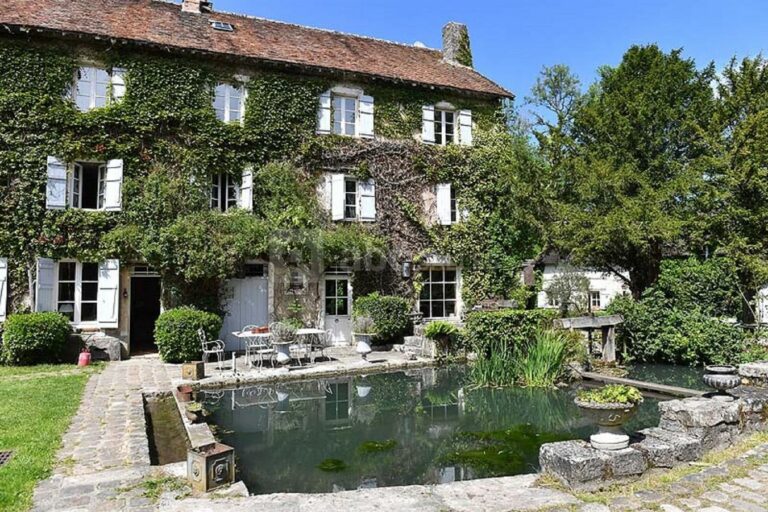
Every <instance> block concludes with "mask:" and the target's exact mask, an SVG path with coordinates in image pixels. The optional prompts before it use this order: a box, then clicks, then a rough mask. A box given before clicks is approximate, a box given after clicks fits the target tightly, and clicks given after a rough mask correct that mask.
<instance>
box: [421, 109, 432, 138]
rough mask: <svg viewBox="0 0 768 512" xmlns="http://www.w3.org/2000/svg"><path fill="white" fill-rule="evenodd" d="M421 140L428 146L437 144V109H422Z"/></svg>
mask: <svg viewBox="0 0 768 512" xmlns="http://www.w3.org/2000/svg"><path fill="white" fill-rule="evenodd" d="M421 140H422V142H426V143H427V144H434V143H435V107H434V106H432V105H425V106H424V107H423V108H422V115H421Z"/></svg>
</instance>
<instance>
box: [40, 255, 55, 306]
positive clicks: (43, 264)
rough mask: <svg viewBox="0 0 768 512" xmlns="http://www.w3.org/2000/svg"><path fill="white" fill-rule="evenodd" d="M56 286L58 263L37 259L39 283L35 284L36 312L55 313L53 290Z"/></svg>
mask: <svg viewBox="0 0 768 512" xmlns="http://www.w3.org/2000/svg"><path fill="white" fill-rule="evenodd" d="M55 286H56V262H55V261H53V260H51V259H48V258H37V282H36V283H35V311H55V310H56V306H55V300H54V296H53V290H54V288H55Z"/></svg>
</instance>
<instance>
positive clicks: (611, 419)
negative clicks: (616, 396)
mask: <svg viewBox="0 0 768 512" xmlns="http://www.w3.org/2000/svg"><path fill="white" fill-rule="evenodd" d="M574 402H575V403H576V405H577V406H578V407H579V409H581V412H582V414H584V416H586V417H587V418H589V419H590V420H592V421H593V422H594V423H595V424H597V427H598V432H597V434H593V435H592V436H590V438H589V442H590V444H592V447H593V448H595V449H596V450H606V451H612V450H623V449H624V448H627V447H628V446H629V436H628V435H627V434H626V432H624V429H623V428H622V426H623V425H624V424H625V423H626V422H627V421H629V419H630V418H631V417H632V416H634V414H635V413H636V412H637V408H638V407H639V405H640V402H637V403H632V404H620V403H597V402H584V401H581V400H579V399H578V398H577V399H576V400H574Z"/></svg>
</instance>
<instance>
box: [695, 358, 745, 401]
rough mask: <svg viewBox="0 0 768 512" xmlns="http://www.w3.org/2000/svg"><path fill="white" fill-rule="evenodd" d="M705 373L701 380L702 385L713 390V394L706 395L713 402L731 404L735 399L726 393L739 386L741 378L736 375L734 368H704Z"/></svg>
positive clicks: (723, 366) (718, 366)
mask: <svg viewBox="0 0 768 512" xmlns="http://www.w3.org/2000/svg"><path fill="white" fill-rule="evenodd" d="M704 371H705V372H706V373H705V374H704V377H702V380H703V381H704V384H706V385H707V386H709V387H711V388H713V389H714V390H715V393H711V394H709V395H707V396H708V397H709V398H712V399H714V400H720V401H723V402H732V401H733V400H735V399H736V398H735V397H734V396H733V395H731V394H730V393H728V391H730V390H731V389H734V388H736V387H738V386H739V385H740V384H741V377H739V376H738V375H736V367H735V366H728V365H713V366H706V367H705V368H704Z"/></svg>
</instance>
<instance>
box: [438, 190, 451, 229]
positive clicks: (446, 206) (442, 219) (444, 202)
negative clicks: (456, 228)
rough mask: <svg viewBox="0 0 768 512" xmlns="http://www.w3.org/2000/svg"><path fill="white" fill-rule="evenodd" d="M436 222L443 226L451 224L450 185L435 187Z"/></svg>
mask: <svg viewBox="0 0 768 512" xmlns="http://www.w3.org/2000/svg"><path fill="white" fill-rule="evenodd" d="M435 196H436V203H437V220H438V222H439V223H440V224H442V225H443V226H447V225H449V224H450V223H451V184H450V183H438V184H437V185H436V186H435Z"/></svg>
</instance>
